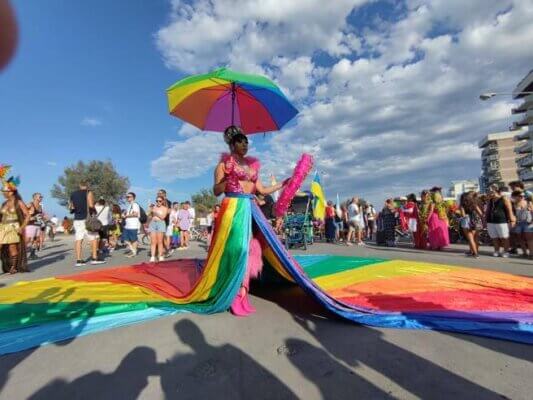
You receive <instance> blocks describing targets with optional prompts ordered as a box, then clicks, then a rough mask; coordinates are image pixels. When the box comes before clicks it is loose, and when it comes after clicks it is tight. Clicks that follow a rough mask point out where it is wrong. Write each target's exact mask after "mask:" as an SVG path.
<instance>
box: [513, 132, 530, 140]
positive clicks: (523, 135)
mask: <svg viewBox="0 0 533 400" xmlns="http://www.w3.org/2000/svg"><path fill="white" fill-rule="evenodd" d="M530 133H531V132H530V131H529V130H526V131H524V132H522V133H519V134H518V135H516V136H515V137H514V138H513V140H514V141H515V142H519V141H520V140H527V139H529V135H530Z"/></svg>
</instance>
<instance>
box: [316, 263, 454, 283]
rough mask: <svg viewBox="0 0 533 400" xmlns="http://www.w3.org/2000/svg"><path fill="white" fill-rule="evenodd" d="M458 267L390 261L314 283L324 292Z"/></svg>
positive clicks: (317, 280) (344, 272) (440, 271)
mask: <svg viewBox="0 0 533 400" xmlns="http://www.w3.org/2000/svg"><path fill="white" fill-rule="evenodd" d="M458 268H459V267H453V266H450V265H441V264H432V263H425V262H415V261H406V260H391V261H385V262H383V263H379V264H373V265H369V266H365V267H364V268H355V269H351V270H348V271H343V272H339V273H338V274H333V275H326V276H321V277H319V278H316V279H314V282H315V283H316V284H317V285H318V286H320V288H322V289H324V290H332V289H337V288H341V287H344V286H349V285H353V284H357V283H362V282H367V281H371V280H375V279H389V278H393V277H398V276H407V275H420V274H436V273H443V272H449V271H452V270H455V269H458Z"/></svg>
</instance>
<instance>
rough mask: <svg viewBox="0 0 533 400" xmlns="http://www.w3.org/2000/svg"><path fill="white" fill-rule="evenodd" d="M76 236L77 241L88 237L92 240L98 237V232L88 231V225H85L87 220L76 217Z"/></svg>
mask: <svg viewBox="0 0 533 400" xmlns="http://www.w3.org/2000/svg"><path fill="white" fill-rule="evenodd" d="M74 238H75V239H76V241H78V240H83V239H87V240H89V241H91V242H92V241H93V240H96V239H98V232H89V231H87V227H86V226H85V220H84V219H76V220H74Z"/></svg>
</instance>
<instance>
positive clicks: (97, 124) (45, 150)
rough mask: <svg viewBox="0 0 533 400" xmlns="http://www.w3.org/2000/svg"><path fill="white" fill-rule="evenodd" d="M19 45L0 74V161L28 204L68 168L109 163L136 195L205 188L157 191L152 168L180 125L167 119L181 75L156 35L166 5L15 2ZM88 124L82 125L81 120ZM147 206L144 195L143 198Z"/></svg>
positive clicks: (192, 184)
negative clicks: (164, 56)
mask: <svg viewBox="0 0 533 400" xmlns="http://www.w3.org/2000/svg"><path fill="white" fill-rule="evenodd" d="M14 6H15V10H16V13H17V17H18V22H19V29H20V35H21V40H20V44H19V48H18V52H17V55H16V57H15V59H14V60H13V61H12V63H11V64H10V65H9V67H8V68H7V69H6V70H5V71H4V72H3V73H1V74H0V88H1V89H0V90H1V96H0V131H1V132H2V137H3V138H4V140H6V139H8V138H13V139H15V140H16V144H11V146H9V147H6V146H1V148H0V161H1V162H3V163H9V164H12V165H13V166H14V170H13V172H15V173H17V174H20V176H21V178H22V185H21V192H22V194H23V195H24V197H25V198H29V196H30V195H31V193H32V192H34V191H40V192H42V193H43V194H44V196H45V204H46V205H47V208H48V209H49V210H51V211H52V212H55V213H59V214H61V215H62V214H63V213H64V211H63V210H62V209H61V208H60V207H59V206H57V205H56V204H55V202H54V201H53V200H52V199H51V197H50V188H51V186H52V184H53V183H54V182H55V181H56V179H57V177H58V176H59V175H60V174H61V173H62V171H63V168H64V167H65V166H67V165H71V164H73V163H75V162H76V161H78V160H80V159H81V160H91V159H110V160H112V161H113V163H114V164H115V166H116V168H117V169H118V171H119V172H120V173H122V174H124V175H126V176H128V177H129V178H130V181H131V183H132V185H133V187H134V188H145V189H154V190H155V189H157V188H158V187H159V186H164V187H166V188H168V189H169V190H172V192H173V194H174V195H175V196H178V197H181V198H184V197H185V194H182V192H189V191H191V190H192V191H194V190H196V189H197V188H198V187H200V186H202V183H201V182H196V180H189V181H187V182H179V183H172V184H168V183H166V184H164V185H163V184H162V183H158V182H157V181H156V180H155V179H154V178H152V177H151V174H150V161H151V160H152V159H153V158H155V157H157V156H158V155H159V153H160V152H161V148H162V146H163V144H164V142H165V141H166V140H169V139H172V138H175V136H176V129H177V127H178V126H179V125H180V122H179V121H178V120H176V119H174V118H172V117H170V116H169V115H168V113H167V105H166V96H165V88H166V87H167V86H169V85H170V84H172V83H173V82H174V81H176V80H177V79H179V78H180V77H181V76H183V74H182V73H180V72H177V71H171V70H169V69H168V68H166V67H165V65H164V64H163V62H162V61H161V56H160V54H159V52H158V50H157V48H156V47H155V45H154V38H153V35H154V33H155V32H156V31H157V29H158V27H159V26H161V25H162V24H163V23H164V22H165V20H166V18H167V15H168V11H169V5H168V3H167V2H165V1H150V2H147V1H137V0H134V1H112V2H108V1H101V0H98V1H91V2H82V1H75V2H72V1H59V0H52V1H46V2H24V1H20V2H16V3H15V4H14ZM84 121H85V122H84ZM8 140H9V139H8ZM140 192H141V193H140V194H141V196H142V197H144V199H143V201H145V200H146V196H147V193H145V192H143V191H142V190H141V191H140Z"/></svg>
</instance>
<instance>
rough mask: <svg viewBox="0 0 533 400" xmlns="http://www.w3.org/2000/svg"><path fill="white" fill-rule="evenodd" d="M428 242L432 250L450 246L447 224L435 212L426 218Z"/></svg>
mask: <svg viewBox="0 0 533 400" xmlns="http://www.w3.org/2000/svg"><path fill="white" fill-rule="evenodd" d="M428 242H429V247H430V248H431V249H432V250H440V249H442V248H443V247H447V246H449V245H450V235H449V233H448V224H447V223H446V221H444V220H442V219H440V218H439V216H438V214H437V213H435V212H434V213H433V214H431V215H430V217H429V218H428Z"/></svg>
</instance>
